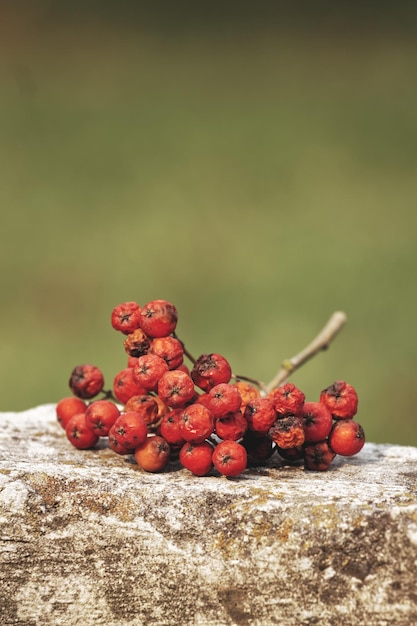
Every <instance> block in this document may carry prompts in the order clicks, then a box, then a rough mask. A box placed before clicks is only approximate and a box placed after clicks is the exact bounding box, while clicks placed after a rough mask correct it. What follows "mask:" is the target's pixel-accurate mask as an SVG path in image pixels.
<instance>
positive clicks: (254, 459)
mask: <svg viewBox="0 0 417 626" xmlns="http://www.w3.org/2000/svg"><path fill="white" fill-rule="evenodd" d="M241 443H242V445H243V446H244V448H245V450H246V452H247V455H248V465H254V466H256V465H262V464H263V463H265V461H267V460H268V459H269V457H270V456H271V455H272V454H273V452H274V448H273V442H272V439H271V437H270V436H269V435H263V434H261V433H257V432H256V431H254V430H248V431H247V432H246V434H245V436H244V437H243V439H242V441H241Z"/></svg>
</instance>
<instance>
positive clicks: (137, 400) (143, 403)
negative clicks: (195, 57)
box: [125, 394, 159, 426]
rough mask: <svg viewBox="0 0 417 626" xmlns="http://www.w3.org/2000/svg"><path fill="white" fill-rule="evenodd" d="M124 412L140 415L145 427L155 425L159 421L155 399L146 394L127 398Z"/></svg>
mask: <svg viewBox="0 0 417 626" xmlns="http://www.w3.org/2000/svg"><path fill="white" fill-rule="evenodd" d="M125 410H126V411H136V413H140V415H142V417H143V419H144V420H145V424H146V425H147V426H149V425H150V424H155V422H157V421H158V419H159V416H158V410H159V407H158V403H157V401H156V398H155V397H154V396H150V395H147V394H142V395H138V396H132V397H131V398H129V400H128V401H127V402H126V406H125Z"/></svg>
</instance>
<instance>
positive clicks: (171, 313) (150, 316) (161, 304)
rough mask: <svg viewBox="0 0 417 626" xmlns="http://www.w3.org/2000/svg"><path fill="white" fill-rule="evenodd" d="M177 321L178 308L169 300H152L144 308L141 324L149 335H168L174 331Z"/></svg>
mask: <svg viewBox="0 0 417 626" xmlns="http://www.w3.org/2000/svg"><path fill="white" fill-rule="evenodd" d="M177 321H178V313H177V309H176V308H175V306H174V305H173V304H172V303H171V302H168V301H167V300H152V301H151V302H148V303H147V304H145V306H144V307H143V308H142V312H141V322H140V325H141V328H142V330H143V331H144V332H145V333H146V334H147V335H149V337H167V336H168V335H170V334H171V333H173V332H174V330H175V328H176V326H177Z"/></svg>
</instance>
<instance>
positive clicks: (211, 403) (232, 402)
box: [206, 383, 242, 418]
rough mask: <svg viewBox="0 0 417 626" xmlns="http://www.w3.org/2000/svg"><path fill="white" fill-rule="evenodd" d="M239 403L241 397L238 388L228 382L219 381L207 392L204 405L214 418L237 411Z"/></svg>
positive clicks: (240, 402)
mask: <svg viewBox="0 0 417 626" xmlns="http://www.w3.org/2000/svg"><path fill="white" fill-rule="evenodd" d="M241 404H242V398H241V396H240V393H239V391H238V389H237V388H236V387H235V386H234V385H229V383H219V384H218V385H215V386H214V387H212V388H211V389H210V391H209V392H208V398H207V404H206V406H207V408H209V409H210V411H211V412H212V413H213V415H214V417H216V418H218V417H224V416H225V415H227V414H228V413H233V412H235V411H238V410H239V409H240V405H241Z"/></svg>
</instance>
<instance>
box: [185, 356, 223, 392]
mask: <svg viewBox="0 0 417 626" xmlns="http://www.w3.org/2000/svg"><path fill="white" fill-rule="evenodd" d="M231 377H232V368H231V367H230V364H229V362H228V361H227V359H225V358H224V356H222V355H221V354H217V353H213V354H202V355H201V356H200V357H199V358H198V359H197V361H196V362H195V363H194V366H193V369H192V370H191V378H192V379H193V381H194V383H195V384H196V385H197V387H200V389H202V390H203V391H210V389H212V387H214V386H215V385H218V384H219V383H228V382H229V381H230V379H231Z"/></svg>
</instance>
